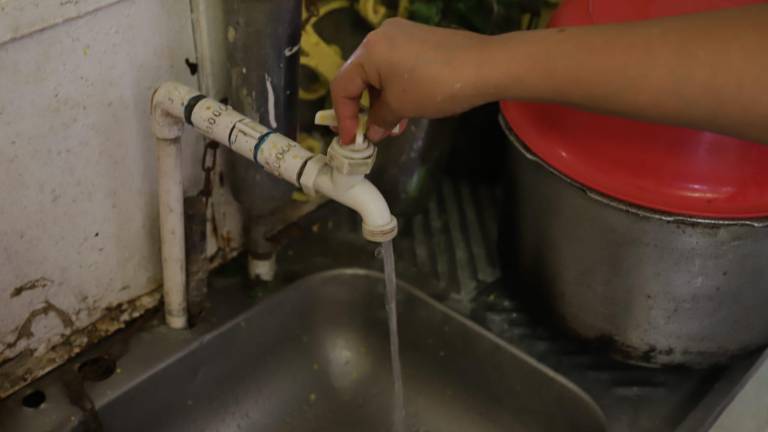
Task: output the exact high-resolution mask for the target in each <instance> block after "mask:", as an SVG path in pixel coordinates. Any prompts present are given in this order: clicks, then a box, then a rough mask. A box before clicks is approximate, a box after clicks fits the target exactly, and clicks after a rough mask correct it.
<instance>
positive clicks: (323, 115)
mask: <svg viewBox="0 0 768 432" xmlns="http://www.w3.org/2000/svg"><path fill="white" fill-rule="evenodd" d="M315 124H316V125H319V126H328V127H338V126H339V120H338V118H337V117H336V111H334V110H332V109H327V110H321V111H318V112H317V113H316V114H315ZM367 129H368V113H367V112H365V111H360V114H359V115H358V120H357V135H356V136H355V142H354V144H352V145H351V146H348V147H349V148H350V150H353V151H354V150H360V151H362V150H366V149H367V148H368V147H369V146H370V145H371V144H370V142H368V140H367V139H366V138H365V131H366V130H367Z"/></svg>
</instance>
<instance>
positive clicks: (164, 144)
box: [155, 138, 187, 329]
mask: <svg viewBox="0 0 768 432" xmlns="http://www.w3.org/2000/svg"><path fill="white" fill-rule="evenodd" d="M155 142H156V147H157V180H158V196H159V204H160V205H159V209H160V244H161V252H162V262H163V297H164V302H165V321H166V324H167V325H168V326H169V327H171V328H174V329H183V328H186V327H187V281H186V279H187V269H186V254H185V249H184V189H183V185H182V173H181V139H180V138H174V139H161V138H156V139H155Z"/></svg>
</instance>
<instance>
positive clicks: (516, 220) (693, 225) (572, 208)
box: [501, 118, 768, 366]
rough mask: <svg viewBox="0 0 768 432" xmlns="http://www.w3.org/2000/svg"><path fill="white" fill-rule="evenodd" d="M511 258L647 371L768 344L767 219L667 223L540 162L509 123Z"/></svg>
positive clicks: (584, 331) (526, 278) (590, 333)
mask: <svg viewBox="0 0 768 432" xmlns="http://www.w3.org/2000/svg"><path fill="white" fill-rule="evenodd" d="M501 123H502V125H503V127H504V128H505V129H506V132H507V135H508V137H509V139H510V141H511V142H512V143H513V146H510V147H512V148H511V149H510V151H509V157H508V164H509V165H508V168H509V169H508V176H509V178H508V181H507V185H506V186H507V187H506V192H507V199H506V203H505V206H504V207H505V209H504V212H505V213H506V214H505V215H504V216H505V217H504V219H503V220H505V221H506V224H504V225H505V230H504V231H502V237H501V239H502V245H504V246H503V249H502V255H503V258H504V259H505V261H506V264H507V267H508V268H509V269H510V270H511V271H512V272H513V276H514V278H515V280H516V281H521V282H523V285H522V286H524V287H526V290H529V291H528V292H529V293H531V294H536V296H537V297H538V298H540V299H543V300H544V302H545V303H546V304H547V307H548V308H549V309H550V310H551V311H552V312H554V314H555V316H556V317H557V318H558V319H560V320H561V321H562V322H563V324H564V325H565V326H566V327H567V328H568V329H570V330H571V331H573V332H575V333H576V334H578V335H580V336H582V337H585V338H589V339H595V340H600V341H608V342H610V346H611V349H612V350H613V352H614V353H615V354H616V355H617V356H619V357H621V358H623V359H626V360H629V361H631V362H636V363H641V364H651V365H667V364H685V365H691V366H707V365H711V364H714V363H721V362H724V361H726V360H727V359H728V358H729V357H731V356H733V355H735V354H738V353H742V352H745V351H749V350H751V349H753V348H756V347H759V346H762V345H765V344H766V343H768V313H766V305H768V286H766V285H768V265H766V263H768V220H766V219H760V220H713V219H698V218H688V217H684V216H677V215H670V214H662V213H658V212H655V211H650V210H647V209H643V208H640V207H636V206H633V205H630V204H627V203H623V202H618V201H616V200H614V199H611V198H609V197H606V196H604V195H601V194H599V193H597V192H595V191H593V190H590V189H588V188H586V187H584V186H583V185H580V184H578V183H576V182H574V181H573V180H571V179H569V178H566V177H565V176H563V175H561V174H560V173H559V172H557V171H555V170H554V169H553V168H552V167H550V166H549V165H547V164H546V163H545V162H543V161H542V160H540V159H539V158H537V157H536V156H535V155H533V154H532V153H531V152H530V151H529V150H528V149H527V148H526V147H525V145H524V144H523V143H521V142H520V141H519V140H518V139H517V137H516V136H515V135H514V133H513V132H512V131H511V130H510V129H509V128H508V126H507V125H506V122H505V121H504V119H503V118H502V119H501Z"/></svg>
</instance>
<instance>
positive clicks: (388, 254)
mask: <svg viewBox="0 0 768 432" xmlns="http://www.w3.org/2000/svg"><path fill="white" fill-rule="evenodd" d="M381 257H382V260H383V261H384V282H385V284H386V306H387V318H388V320H389V347H390V355H391V361H392V380H393V381H394V399H393V401H392V402H393V403H392V407H393V412H392V431H393V432H405V399H404V396H403V372H402V368H401V366H400V342H399V339H398V336H397V277H396V275H395V254H394V251H393V249H392V241H391V240H390V241H387V242H384V243H383V244H382V246H381Z"/></svg>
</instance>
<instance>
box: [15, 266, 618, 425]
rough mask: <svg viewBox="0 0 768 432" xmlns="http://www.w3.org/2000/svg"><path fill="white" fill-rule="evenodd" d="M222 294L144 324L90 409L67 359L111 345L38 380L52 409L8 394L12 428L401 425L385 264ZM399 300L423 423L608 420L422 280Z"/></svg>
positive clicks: (90, 393)
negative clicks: (203, 312)
mask: <svg viewBox="0 0 768 432" xmlns="http://www.w3.org/2000/svg"><path fill="white" fill-rule="evenodd" d="M212 295H213V296H214V298H213V299H212V304H213V305H214V306H213V308H212V310H211V312H210V314H209V316H208V317H207V318H206V321H205V322H204V323H201V324H200V325H198V326H197V327H195V328H194V329H192V330H190V331H185V332H175V331H171V330H168V329H165V328H164V327H162V326H155V327H153V328H150V329H145V330H142V331H140V332H137V333H136V334H135V335H132V336H131V339H130V348H129V349H126V350H125V351H126V352H125V353H123V354H122V357H120V358H119V359H118V360H117V368H118V373H115V374H114V375H112V377H110V378H107V379H105V380H104V381H100V382H86V383H85V384H83V385H82V390H83V394H86V395H87V401H86V403H85V404H83V403H79V404H78V403H75V405H79V408H77V407H75V406H73V404H72V402H73V401H76V399H77V397H73V391H72V385H71V379H70V380H69V381H70V383H69V384H67V380H66V379H64V377H65V376H66V374H67V370H70V371H71V370H74V369H73V368H75V367H76V365H77V364H80V363H81V362H82V361H83V360H84V358H85V357H87V356H97V358H98V356H99V355H102V356H106V357H107V358H108V357H109V356H110V354H99V352H100V350H106V351H104V352H107V351H109V348H108V347H107V345H108V344H106V345H105V347H101V348H100V347H96V348H95V349H94V350H93V351H92V352H91V353H88V354H85V355H84V356H83V357H81V358H80V359H77V361H75V362H73V363H72V365H68V366H65V367H64V368H62V370H58V371H56V372H54V373H53V374H51V375H49V376H47V377H45V378H44V379H43V380H41V381H40V382H38V383H36V386H37V387H36V388H37V389H40V390H41V391H44V392H45V393H46V395H47V399H46V402H45V403H43V404H42V405H41V406H40V407H39V408H37V409H33V408H21V409H22V411H21V412H19V409H20V406H21V401H22V399H23V398H24V396H25V395H26V394H28V393H29V391H32V389H31V388H30V389H27V390H25V391H22V392H20V393H19V394H17V395H14V396H12V397H11V398H9V399H6V400H5V401H3V402H2V403H0V430H12V431H25V430H35V431H40V430H61V429H62V428H65V429H70V430H86V429H88V428H91V429H93V428H98V427H101V428H103V430H106V431H236V430H243V431H390V430H391V429H390V428H391V411H392V407H391V394H392V379H391V375H390V364H389V338H388V333H387V321H386V316H385V310H384V300H383V281H382V278H381V275H380V274H379V273H375V272H370V271H366V270H356V269H344V270H333V271H329V272H323V273H319V274H316V275H313V276H309V277H306V278H303V279H301V280H299V281H298V282H295V283H293V284H292V285H291V286H290V287H287V288H285V289H281V290H280V291H278V292H277V293H274V294H271V295H269V296H267V297H265V299H264V300H262V301H260V302H258V303H256V304H255V305H253V304H249V303H251V302H252V301H251V302H249V301H248V297H247V296H245V295H244V294H243V292H242V289H239V290H238V289H236V288H232V287H230V288H229V291H227V289H219V290H216V291H214V292H213V293H212ZM398 302H399V303H398V307H399V317H400V335H401V353H402V362H403V373H404V383H405V392H406V405H407V407H406V410H407V413H408V414H407V416H408V424H409V430H413V431H436V432H437V431H440V432H449V431H461V432H467V431H534V432H536V431H544V432H552V431H590V432H591V431H601V430H605V421H604V417H603V414H602V412H601V411H600V409H599V408H598V407H597V405H596V404H595V403H594V402H593V401H592V400H591V399H590V398H589V397H588V396H586V395H585V394H584V393H583V392H582V391H581V390H579V389H578V388H576V387H575V386H574V385H573V384H571V383H570V382H569V381H567V380H565V379H564V378H562V377H561V376H559V375H557V374H556V373H554V372H552V371H551V370H549V369H548V368H546V367H544V366H542V365H540V364H538V363H537V362H536V361H535V360H533V359H532V358H530V357H529V356H527V355H526V354H524V353H522V352H520V351H519V350H517V349H515V348H513V347H512V346H510V345H508V344H507V343H505V342H503V341H501V340H500V339H498V338H496V337H495V336H493V335H492V334H490V333H489V332H487V331H485V330H484V329H482V328H480V327H479V326H477V325H476V324H474V323H472V322H470V321H468V320H466V319H465V318H463V317H461V316H459V315H457V314H456V313H454V312H452V311H451V310H449V309H447V308H446V307H444V306H443V305H441V304H439V303H437V302H435V301H434V300H432V299H431V298H429V297H427V296H426V295H424V294H422V293H421V292H419V291H418V290H415V289H413V288H412V287H409V286H407V285H401V289H400V293H399V298H398ZM233 311H235V313H232V312H233ZM112 356H113V357H115V356H114V355H112ZM62 374H64V375H62ZM70 375H71V374H70ZM74 393H75V395H76V393H77V392H74ZM89 403H90V404H91V405H90V407H89ZM83 411H85V412H83Z"/></svg>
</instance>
